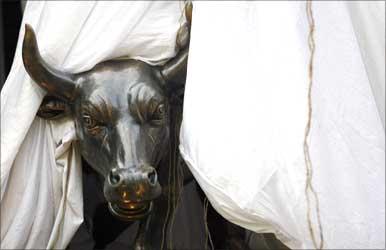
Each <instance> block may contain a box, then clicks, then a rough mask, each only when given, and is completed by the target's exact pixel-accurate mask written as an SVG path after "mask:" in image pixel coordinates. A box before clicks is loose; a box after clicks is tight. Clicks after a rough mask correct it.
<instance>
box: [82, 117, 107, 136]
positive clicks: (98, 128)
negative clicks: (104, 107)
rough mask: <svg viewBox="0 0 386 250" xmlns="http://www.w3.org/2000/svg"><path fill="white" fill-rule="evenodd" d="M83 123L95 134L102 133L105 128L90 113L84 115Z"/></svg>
mask: <svg viewBox="0 0 386 250" xmlns="http://www.w3.org/2000/svg"><path fill="white" fill-rule="evenodd" d="M83 123H84V126H85V127H86V129H87V131H88V132H89V133H90V134H91V135H93V136H97V135H100V134H101V132H102V131H103V129H104V125H103V124H102V123H100V122H98V121H97V120H95V119H93V118H92V117H91V116H90V115H83Z"/></svg>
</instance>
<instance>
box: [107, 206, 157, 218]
mask: <svg viewBox="0 0 386 250" xmlns="http://www.w3.org/2000/svg"><path fill="white" fill-rule="evenodd" d="M108 207H109V210H110V212H111V213H112V214H113V215H114V216H115V217H117V218H118V219H120V220H123V221H136V220H140V219H143V218H144V217H146V216H147V215H149V214H150V212H151V211H152V209H153V202H152V201H149V202H140V203H139V202H132V203H111V202H108Z"/></svg>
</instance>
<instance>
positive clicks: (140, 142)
mask: <svg viewBox="0 0 386 250" xmlns="http://www.w3.org/2000/svg"><path fill="white" fill-rule="evenodd" d="M22 54H23V62H24V66H25V69H26V71H27V72H28V74H29V75H30V77H31V78H32V79H33V80H34V81H35V82H36V83H37V84H38V85H39V86H40V87H42V88H43V89H45V90H46V91H47V93H48V95H47V96H46V98H45V99H44V101H43V104H42V106H41V108H40V110H39V113H38V115H39V116H41V117H43V118H46V119H55V118H58V117H60V116H63V115H70V116H72V118H73V119H74V121H75V126H76V133H77V137H78V140H79V146H80V152H81V155H82V156H83V158H84V159H85V160H86V161H87V162H88V164H89V165H90V166H91V167H92V168H93V169H95V170H96V171H97V172H98V173H99V174H100V175H102V176H103V177H104V194H105V198H106V200H107V201H108V202H109V208H110V211H111V212H112V213H113V214H114V215H116V216H118V217H120V218H122V219H125V220H136V219H139V218H142V217H144V216H146V215H147V214H148V213H149V211H150V210H151V205H152V201H153V200H154V199H155V198H157V197H158V196H159V195H160V193H161V186H160V183H159V181H158V179H157V166H158V165H159V162H160V160H161V159H162V157H163V156H164V154H165V148H167V147H166V146H167V143H168V140H169V139H168V138H169V123H168V116H169V98H168V96H169V95H170V91H173V89H176V88H178V86H179V84H180V83H184V82H185V77H186V63H187V56H188V49H187V48H186V49H185V50H181V52H180V53H179V54H178V55H177V56H176V57H175V58H173V59H172V60H170V61H169V62H168V63H166V64H165V66H163V67H152V66H150V65H148V64H146V63H144V62H142V61H138V60H112V61H106V62H103V63H100V64H98V65H96V66H95V67H94V68H93V69H91V70H90V71H87V72H84V73H80V74H69V73H66V72H63V71H61V70H58V69H54V68H53V67H51V66H50V65H49V64H48V63H46V62H45V61H44V60H43V58H42V57H41V55H40V52H39V48H38V45H37V41H36V36H35V33H34V31H33V29H32V27H31V26H29V25H26V26H25V37H24V42H23V53H22Z"/></svg>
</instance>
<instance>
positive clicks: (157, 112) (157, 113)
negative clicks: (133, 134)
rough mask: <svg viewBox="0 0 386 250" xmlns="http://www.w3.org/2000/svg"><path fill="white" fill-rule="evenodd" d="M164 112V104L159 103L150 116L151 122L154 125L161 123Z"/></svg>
mask: <svg viewBox="0 0 386 250" xmlns="http://www.w3.org/2000/svg"><path fill="white" fill-rule="evenodd" d="M165 114H166V107H165V104H163V103H161V104H159V105H158V106H157V107H156V108H155V109H154V112H153V114H152V116H151V123H152V124H153V125H155V126H159V125H162V124H163V121H164V119H165Z"/></svg>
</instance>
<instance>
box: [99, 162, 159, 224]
mask: <svg viewBox="0 0 386 250" xmlns="http://www.w3.org/2000/svg"><path fill="white" fill-rule="evenodd" d="M104 193H105V197H106V200H107V201H108V203H109V209H110V211H111V212H112V213H113V214H114V215H116V216H117V217H119V218H120V219H123V220H137V219H140V218H142V217H144V216H146V215H147V214H149V212H150V211H151V207H152V201H153V200H154V199H156V198H157V197H158V196H160V194H161V186H160V184H159V182H158V178H157V171H156V170H155V169H154V168H153V167H150V166H143V167H139V168H113V169H111V170H110V172H109V173H108V174H107V176H106V178H105V185H104Z"/></svg>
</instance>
